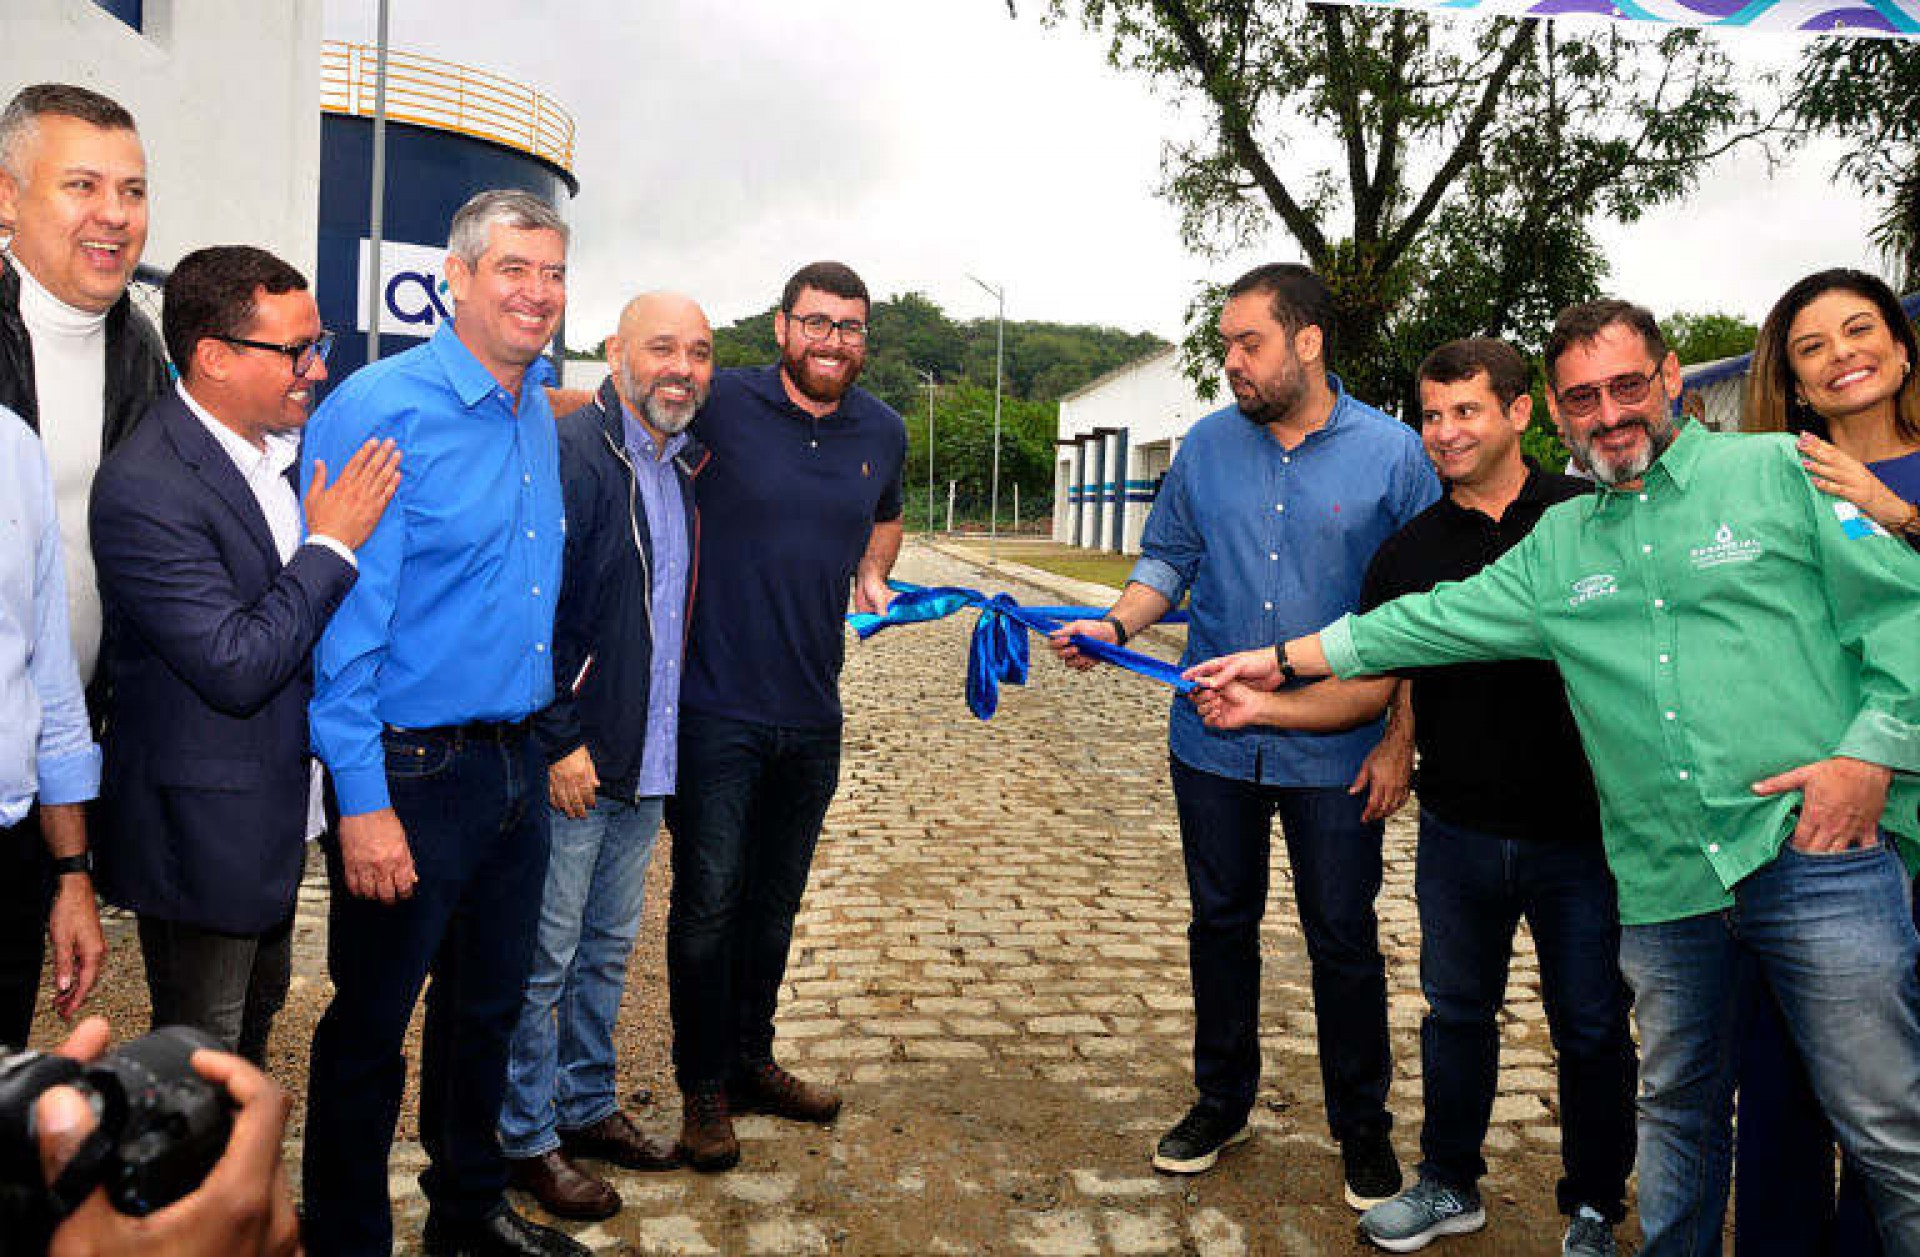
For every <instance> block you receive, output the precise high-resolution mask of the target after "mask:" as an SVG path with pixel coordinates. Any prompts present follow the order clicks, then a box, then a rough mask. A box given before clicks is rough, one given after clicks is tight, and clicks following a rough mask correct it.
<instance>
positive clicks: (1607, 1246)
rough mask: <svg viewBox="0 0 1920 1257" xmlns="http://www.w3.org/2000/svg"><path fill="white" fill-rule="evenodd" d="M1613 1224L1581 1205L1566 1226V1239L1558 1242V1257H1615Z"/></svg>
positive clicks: (1616, 1251)
mask: <svg viewBox="0 0 1920 1257" xmlns="http://www.w3.org/2000/svg"><path fill="white" fill-rule="evenodd" d="M1619 1251H1620V1250H1619V1249H1617V1248H1616V1247H1614V1243H1613V1223H1611V1222H1609V1221H1607V1220H1606V1219H1605V1218H1603V1217H1601V1216H1600V1215H1599V1214H1598V1213H1596V1212H1594V1211H1593V1210H1592V1209H1590V1208H1588V1207H1587V1206H1586V1205H1581V1206H1580V1208H1579V1209H1578V1210H1576V1211H1575V1212H1574V1215H1573V1220H1572V1221H1571V1222H1569V1223H1568V1224H1567V1238H1566V1239H1564V1240H1561V1241H1560V1257H1616V1255H1617V1254H1618V1253H1619Z"/></svg>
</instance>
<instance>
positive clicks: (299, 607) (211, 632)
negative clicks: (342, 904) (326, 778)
mask: <svg viewBox="0 0 1920 1257" xmlns="http://www.w3.org/2000/svg"><path fill="white" fill-rule="evenodd" d="M89 518H90V529H91V532H92V537H93V555H94V563H95V565H96V567H97V569H98V571H99V577H100V594H101V600H102V602H103V604H104V606H105V609H106V615H107V621H108V626H109V628H108V632H107V633H106V635H105V652H104V658H103V660H102V666H103V667H104V668H105V669H106V670H107V675H108V680H109V683H110V686H111V695H112V697H111V701H110V706H109V708H108V711H107V722H106V731H105V734H104V736H103V738H102V741H103V744H104V750H105V753H106V765H105V770H104V774H103V776H102V780H101V786H100V802H99V805H98V809H97V813H96V819H95V824H94V825H93V827H92V828H93V846H94V849H95V861H96V865H97V872H96V876H95V881H96V884H97V885H98V886H99V888H100V892H101V894H103V895H104V896H105V897H106V898H107V899H108V900H109V901H110V902H112V903H116V904H120V905H121V906H123V907H126V908H131V909H133V910H134V911H136V912H139V913H142V914H145V915H149V916H153V917H157V918H159V919H161V920H166V921H177V922H182V923H185V924H189V925H195V926H199V927H201V928H203V929H211V930H222V931H227V932H230V933H236V934H258V933H262V932H264V931H266V930H267V929H270V928H271V927H273V926H275V925H278V924H279V923H280V922H282V921H284V920H286V918H287V916H288V914H289V913H290V912H291V911H292V910H293V900H294V893H295V891H296V890H297V889H298V887H299V884H300V875H301V871H302V868H303V866H304V864H305V860H306V827H307V790H308V780H309V777H308V771H309V770H308V755H309V752H308V749H307V748H308V737H307V702H308V700H309V699H310V698H311V697H312V696H313V668H312V663H311V655H312V651H313V645H314V642H316V641H317V640H318V639H319V637H320V630H321V629H322V628H324V627H325V626H326V623H327V620H328V618H329V617H331V616H332V614H333V612H334V609H335V608H336V607H338V606H339V605H340V600H341V599H342V598H344V597H346V594H347V591H348V590H349V589H351V588H352V587H353V582H354V579H355V578H356V576H357V572H356V571H355V570H354V567H353V565H352V564H350V563H348V562H346V560H344V559H342V558H341V557H340V556H339V555H337V554H335V553H334V552H333V551H332V550H330V549H328V548H327V547H325V546H316V545H303V546H301V547H300V548H299V549H298V550H296V551H295V552H294V555H293V558H292V560H291V561H289V562H288V563H287V564H285V565H284V566H282V564H281V562H280V556H279V553H278V551H276V550H275V549H274V544H273V533H272V531H271V530H270V529H269V528H268V526H267V519H266V516H265V515H264V514H263V513H262V512H261V510H260V505H259V503H258V502H256V501H255V500H254V496H253V492H252V490H250V489H249V488H248V487H247V483H246V481H245V479H243V478H242V477H241V475H240V472H239V469H237V468H236V467H235V466H234V465H233V460H232V459H231V458H230V457H228V455H227V452H226V451H225V450H224V449H222V448H221V447H220V444H219V443H218V442H217V441H215V440H214V438H213V435H212V434H211V433H209V432H208V431H207V430H206V428H205V427H204V426H203V425H202V424H201V422H200V420H199V419H198V418H196V417H195V416H194V414H193V412H192V411H190V410H188V409H187V407H186V403H184V402H183V401H181V400H180V397H179V395H178V394H177V393H176V392H174V391H173V390H172V389H169V390H168V391H166V392H165V393H163V394H161V396H160V397H159V398H158V399H157V400H156V401H155V402H154V403H153V405H152V406H151V408H150V409H149V410H148V411H147V415H146V419H145V421H144V422H142V423H141V424H140V425H139V426H138V427H136V428H135V429H134V432H133V434H132V435H131V436H129V437H128V438H127V439H126V441H125V442H123V443H122V444H121V445H120V446H119V447H118V448H117V449H115V450H114V451H113V453H111V454H109V455H108V456H107V457H106V459H105V460H104V461H103V462H102V463H101V464H100V470H99V473H98V474H97V475H96V476H95V477H94V481H93V501H92V510H91V512H90V516H89Z"/></svg>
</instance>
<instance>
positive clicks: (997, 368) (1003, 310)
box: [967, 275, 1007, 567]
mask: <svg viewBox="0 0 1920 1257" xmlns="http://www.w3.org/2000/svg"><path fill="white" fill-rule="evenodd" d="M967 278H968V279H971V280H973V282H974V283H976V284H978V285H980V286H981V287H982V288H984V289H986V290H987V292H988V293H989V294H991V295H992V297H993V299H994V300H995V301H996V302H998V303H999V307H1000V312H999V315H998V317H997V328H996V330H995V332H994V335H993V488H992V489H991V490H990V492H989V496H988V499H987V565H988V566H989V567H991V566H992V565H993V564H994V562H995V560H996V555H997V552H998V550H999V545H1000V375H1001V363H1002V361H1003V360H1004V359H1005V358H1006V352H1007V293H1006V290H1005V289H1004V288H998V287H995V286H994V285H992V284H989V283H988V282H987V281H986V280H984V279H981V278H979V277H978V276H975V275H969V276H967Z"/></svg>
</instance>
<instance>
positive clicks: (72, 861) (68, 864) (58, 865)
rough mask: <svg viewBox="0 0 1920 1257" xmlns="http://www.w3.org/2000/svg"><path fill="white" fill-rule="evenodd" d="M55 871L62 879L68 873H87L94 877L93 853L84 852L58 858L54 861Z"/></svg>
mask: <svg viewBox="0 0 1920 1257" xmlns="http://www.w3.org/2000/svg"><path fill="white" fill-rule="evenodd" d="M53 871H54V873H55V874H56V875H58V876H61V877H64V876H66V875H67V874H68V873H85V874H86V875H87V876H88V877H92V876H93V852H91V851H82V852H81V853H80V854H79V855H63V856H57V857H55V859H54V861H53Z"/></svg>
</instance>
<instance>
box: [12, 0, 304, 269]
mask: <svg viewBox="0 0 1920 1257" xmlns="http://www.w3.org/2000/svg"><path fill="white" fill-rule="evenodd" d="M4 7H5V9H6V14H5V17H4V18H0V46H4V47H5V48H6V55H5V56H4V57H0V103H3V102H5V101H6V100H9V99H11V98H12V97H13V94H14V93H15V92H17V91H19V90H20V89H21V88H22V87H25V86H27V85H29V84H32V83H75V84H78V85H79V86H81V87H88V88H92V89H93V90H94V91H96V92H100V93H102V94H103V95H106V96H110V97H112V98H113V99H114V100H116V101H118V102H120V104H122V105H124V106H126V108H127V110H128V111H129V112H130V113H132V114H133V117H134V121H135V122H136V123H137V124H138V125H139V127H140V138H141V140H142V142H143V143H144V145H145V147H146V151H147V175H148V180H149V183H150V186H151V189H152V191H151V203H152V210H151V223H150V225H149V228H148V235H147V249H146V254H145V260H146V261H147V262H148V263H149V264H152V265H154V266H158V267H161V268H163V269H165V268H170V267H172V266H173V264H174V263H175V262H178V261H179V260H180V258H181V257H183V256H184V255H186V254H187V253H190V252H192V251H193V250H194V249H196V248H199V247H201V246H202V245H206V244H212V243H230V242H233V241H245V242H247V243H248V244H255V245H259V246H260V247H261V248H264V249H267V250H270V251H271V252H273V253H274V254H276V255H278V256H280V257H282V258H285V259H286V260H287V261H288V262H290V263H291V264H292V265H294V266H295V267H298V268H299V270H300V271H301V272H302V273H303V274H306V275H312V274H313V273H314V268H315V263H316V248H317V241H318V234H319V223H318V220H317V219H316V217H315V214H314V207H315V205H317V204H318V203H319V189H320V16H321V14H320V10H321V0H273V2H272V3H262V0H116V2H114V3H107V4H103V3H95V2H93V0H5V6H4Z"/></svg>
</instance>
